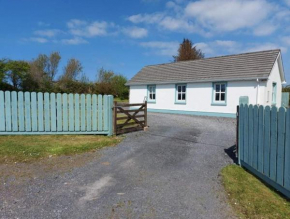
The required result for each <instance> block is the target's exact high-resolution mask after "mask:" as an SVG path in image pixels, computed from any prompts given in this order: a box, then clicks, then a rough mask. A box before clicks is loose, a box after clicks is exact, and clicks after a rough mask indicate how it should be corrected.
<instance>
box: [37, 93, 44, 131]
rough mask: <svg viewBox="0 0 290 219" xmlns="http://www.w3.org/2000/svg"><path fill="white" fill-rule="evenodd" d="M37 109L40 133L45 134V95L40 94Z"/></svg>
mask: <svg viewBox="0 0 290 219" xmlns="http://www.w3.org/2000/svg"><path fill="white" fill-rule="evenodd" d="M37 108H38V117H37V120H38V131H40V132H43V131H44V126H43V121H44V117H43V93H41V92H39V93H38V94H37Z"/></svg>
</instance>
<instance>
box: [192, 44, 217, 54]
mask: <svg viewBox="0 0 290 219" xmlns="http://www.w3.org/2000/svg"><path fill="white" fill-rule="evenodd" d="M194 46H196V48H197V49H200V50H201V51H202V52H203V53H204V54H206V55H212V54H214V50H213V49H212V48H211V46H210V45H209V44H207V43H203V42H201V43H196V44H195V45H194Z"/></svg>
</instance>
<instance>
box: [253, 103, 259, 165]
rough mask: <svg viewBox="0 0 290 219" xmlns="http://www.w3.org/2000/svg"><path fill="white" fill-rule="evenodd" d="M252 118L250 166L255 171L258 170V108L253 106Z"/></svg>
mask: <svg viewBox="0 0 290 219" xmlns="http://www.w3.org/2000/svg"><path fill="white" fill-rule="evenodd" d="M253 114H254V118H253V122H254V131H253V138H254V139H253V156H252V165H253V167H254V168H255V169H258V136H259V109H258V106H257V105H255V106H254V110H253Z"/></svg>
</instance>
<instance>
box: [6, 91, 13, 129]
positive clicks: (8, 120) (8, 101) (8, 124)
mask: <svg viewBox="0 0 290 219" xmlns="http://www.w3.org/2000/svg"><path fill="white" fill-rule="evenodd" d="M5 121H6V131H7V132H11V131H12V124H11V97H10V91H5Z"/></svg>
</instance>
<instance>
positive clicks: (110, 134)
mask: <svg viewBox="0 0 290 219" xmlns="http://www.w3.org/2000/svg"><path fill="white" fill-rule="evenodd" d="M113 102H114V97H113V95H109V96H108V104H109V107H108V110H109V133H108V136H112V135H113V120H114V118H113V116H114V115H113Z"/></svg>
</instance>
